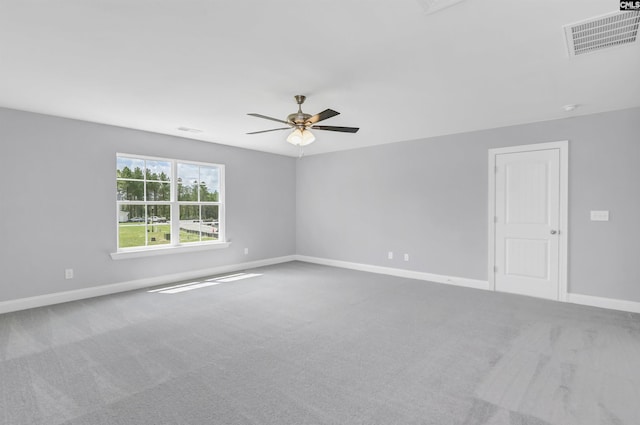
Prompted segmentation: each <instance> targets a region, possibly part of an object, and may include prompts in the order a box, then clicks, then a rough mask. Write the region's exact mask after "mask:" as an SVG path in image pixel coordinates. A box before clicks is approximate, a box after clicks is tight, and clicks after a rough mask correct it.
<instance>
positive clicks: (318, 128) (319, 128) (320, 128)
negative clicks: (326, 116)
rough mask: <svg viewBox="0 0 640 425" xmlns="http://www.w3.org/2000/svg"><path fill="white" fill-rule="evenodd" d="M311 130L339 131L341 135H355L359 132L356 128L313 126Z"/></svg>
mask: <svg viewBox="0 0 640 425" xmlns="http://www.w3.org/2000/svg"><path fill="white" fill-rule="evenodd" d="M311 129H313V130H329V131H340V132H342V133H357V132H358V130H360V129H359V128H358V127H334V126H332V125H314V126H313V127H311Z"/></svg>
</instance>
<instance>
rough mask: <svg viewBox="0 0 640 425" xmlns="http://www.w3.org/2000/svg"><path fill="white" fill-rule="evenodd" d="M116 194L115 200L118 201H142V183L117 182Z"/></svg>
mask: <svg viewBox="0 0 640 425" xmlns="http://www.w3.org/2000/svg"><path fill="white" fill-rule="evenodd" d="M117 183H118V193H117V195H116V199H117V200H119V201H144V182H141V181H129V180H118V182H117Z"/></svg>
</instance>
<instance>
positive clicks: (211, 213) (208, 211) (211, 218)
mask: <svg viewBox="0 0 640 425" xmlns="http://www.w3.org/2000/svg"><path fill="white" fill-rule="evenodd" d="M201 215H202V225H201V227H200V232H201V237H202V240H203V241H215V240H218V228H219V224H220V223H219V221H218V206H217V205H203V206H202V207H201Z"/></svg>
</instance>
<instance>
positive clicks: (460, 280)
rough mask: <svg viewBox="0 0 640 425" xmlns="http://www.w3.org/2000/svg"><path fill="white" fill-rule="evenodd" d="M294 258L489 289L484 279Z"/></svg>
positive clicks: (298, 256)
mask: <svg viewBox="0 0 640 425" xmlns="http://www.w3.org/2000/svg"><path fill="white" fill-rule="evenodd" d="M295 259H296V260H298V261H304V262H307V263H314V264H322V265H325V266H334V267H341V268H344V269H352V270H360V271H364V272H371V273H378V274H386V275H390V276H398V277H406V278H409V279H417V280H427V281H429V282H436V283H444V284H447V285H455V286H464V287H465V288H474V289H484V290H489V282H487V281H486V280H476V279H468V278H465V277H456V276H445V275H440V274H433V273H426V272H417V271H413V270H404V269H396V268H393V267H382V266H372V265H370V264H362V263H351V262H349V261H340V260H332V259H329V258H318V257H308V256H306V255H296V256H295Z"/></svg>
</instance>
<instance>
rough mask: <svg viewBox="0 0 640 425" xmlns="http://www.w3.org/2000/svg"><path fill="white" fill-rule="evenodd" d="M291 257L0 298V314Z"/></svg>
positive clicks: (219, 272)
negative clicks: (12, 298) (32, 295)
mask: <svg viewBox="0 0 640 425" xmlns="http://www.w3.org/2000/svg"><path fill="white" fill-rule="evenodd" d="M294 260H295V256H294V255H288V256H284V257H276V258H267V259H264V260H256V261H249V262H246V263H239V264H229V265H226V266H218V267H212V268H208V269H200V270H194V271H188V272H183V273H173V274H167V275H162V276H156V277H149V278H144V279H137V280H131V281H128V282H120V283H112V284H108V285H100V286H93V287H91V288H83V289H76V290H73V291H65V292H56V293H53V294H46V295H39V296H36V297H29V298H19V299H17V300H9V301H2V302H0V314H2V313H9V312H11V311H18V310H26V309H29V308H36V307H44V306H47V305H52V304H60V303H66V302H69V301H76V300H82V299H86V298H93V297H99V296H102V295H109V294H115V293H118V292H125V291H131V290H134V289H142V288H148V287H151V286H157V285H164V284H167V283H174V282H178V281H181V280H188V279H197V278H200V277H204V276H212V275H217V274H221V273H229V272H236V271H240V270H246V269H252V268H256V267H263V266H270V265H272V264H279V263H286V262H289V261H294Z"/></svg>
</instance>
